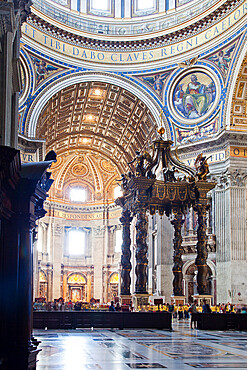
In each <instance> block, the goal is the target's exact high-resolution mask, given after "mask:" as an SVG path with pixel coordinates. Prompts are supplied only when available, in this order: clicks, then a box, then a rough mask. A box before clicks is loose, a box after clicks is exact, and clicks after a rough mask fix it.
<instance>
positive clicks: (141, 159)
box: [128, 150, 152, 176]
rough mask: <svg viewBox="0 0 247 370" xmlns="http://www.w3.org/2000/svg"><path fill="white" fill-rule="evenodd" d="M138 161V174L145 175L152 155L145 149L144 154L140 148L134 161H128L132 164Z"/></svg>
mask: <svg viewBox="0 0 247 370" xmlns="http://www.w3.org/2000/svg"><path fill="white" fill-rule="evenodd" d="M135 162H136V176H145V175H146V172H147V169H148V167H149V166H148V165H147V163H148V164H150V163H152V157H151V155H150V154H149V153H148V152H146V151H144V152H143V154H141V153H140V152H139V151H138V150H137V151H136V156H135V158H134V159H132V161H130V162H129V163H128V165H130V164H131V163H135Z"/></svg>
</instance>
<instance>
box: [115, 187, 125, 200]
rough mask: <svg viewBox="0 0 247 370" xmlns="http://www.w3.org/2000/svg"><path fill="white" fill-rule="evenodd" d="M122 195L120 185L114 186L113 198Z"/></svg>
mask: <svg viewBox="0 0 247 370" xmlns="http://www.w3.org/2000/svg"><path fill="white" fill-rule="evenodd" d="M122 195H123V191H122V189H121V188H120V186H116V187H115V188H114V199H117V198H118V197H121V196H122Z"/></svg>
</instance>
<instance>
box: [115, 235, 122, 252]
mask: <svg viewBox="0 0 247 370" xmlns="http://www.w3.org/2000/svg"><path fill="white" fill-rule="evenodd" d="M122 243H123V231H122V230H116V244H115V252H116V253H118V252H121V246H122Z"/></svg>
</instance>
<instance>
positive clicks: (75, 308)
mask: <svg viewBox="0 0 247 370" xmlns="http://www.w3.org/2000/svg"><path fill="white" fill-rule="evenodd" d="M74 310H75V311H81V302H79V301H77V302H76V303H75V306H74Z"/></svg>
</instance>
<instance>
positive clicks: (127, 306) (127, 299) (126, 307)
mask: <svg viewBox="0 0 247 370" xmlns="http://www.w3.org/2000/svg"><path fill="white" fill-rule="evenodd" d="M132 303H133V302H132V296H131V295H120V305H121V308H122V311H131V310H132Z"/></svg>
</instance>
